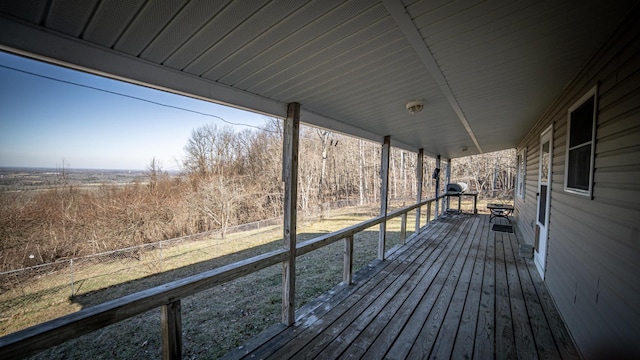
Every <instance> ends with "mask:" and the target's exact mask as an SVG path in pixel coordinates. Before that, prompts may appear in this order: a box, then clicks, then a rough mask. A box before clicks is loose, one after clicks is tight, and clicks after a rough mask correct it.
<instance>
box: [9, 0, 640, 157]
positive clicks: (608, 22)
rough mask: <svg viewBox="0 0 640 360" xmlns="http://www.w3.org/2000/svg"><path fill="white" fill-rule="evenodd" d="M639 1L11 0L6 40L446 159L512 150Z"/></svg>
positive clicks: (88, 66) (58, 58)
mask: <svg viewBox="0 0 640 360" xmlns="http://www.w3.org/2000/svg"><path fill="white" fill-rule="evenodd" d="M636 2H637V1H635V0H617V1H608V2H605V1H584V0H580V1H577V0H576V1H574V0H571V1H544V2H539V1H517V2H514V1H510V0H504V1H498V0H496V1H473V0H465V1H438V0H415V1H413V0H404V1H402V2H401V1H400V0H382V1H374V0H347V1H344V0H311V1H306V0H273V1H269V0H252V1H236V0H217V1H209V0H194V1H186V0H174V1H153V0H149V1H145V0H127V1H99V0H92V1H88V0H30V1H25V0H5V1H2V2H0V48H1V49H4V50H7V51H12V52H17V53H22V54H25V55H28V56H33V57H36V58H40V59H45V60H47V61H51V62H55V63H59V64H63V65H66V66H72V67H76V68H79V69H83V70H87V71H91V72H96V73H100V74H103V75H107V76H111V77H115V78H119V79H124V80H128V81H132V82H136V83H140V84H144V85H147V86H152V87H156V88H160V89H165V90H168V91H173V92H176V93H181V94H186V95H189V96H193V97H197V98H202V99H206V100H210V101H215V102H219V103H223V104H227V105H231V106H235V107H240V108H245V109H250V110H253V111H257V112H261V113H265V114H268V115H273V116H277V117H284V116H285V115H286V104H287V103H289V102H299V103H300V104H301V106H302V109H303V113H302V121H304V122H306V123H310V124H314V125H318V126H322V127H326V128H330V129H333V130H335V131H340V132H344V133H348V134H352V135H356V136H361V137H364V138H368V139H370V140H375V141H381V140H382V138H383V137H384V136H385V135H391V139H392V144H393V145H394V146H399V147H402V148H406V149H410V150H416V149H419V148H424V149H425V152H426V153H428V154H431V155H435V154H440V155H442V156H443V157H444V158H455V157H460V156H467V155H472V154H476V153H479V152H489V151H494V150H500V149H506V148H510V147H514V146H516V145H517V143H518V142H519V140H520V139H521V138H522V137H523V136H524V135H525V133H526V132H527V130H528V129H529V128H530V127H531V126H532V125H533V123H534V122H535V121H536V120H537V119H538V118H539V117H540V116H541V115H542V114H543V112H544V111H545V110H546V108H547V107H548V106H549V105H550V103H551V101H552V100H553V99H554V97H555V96H557V95H558V94H559V92H560V91H561V90H562V88H563V86H564V85H565V84H566V83H567V82H568V81H569V80H570V79H571V78H572V77H573V76H574V75H575V74H576V73H577V72H578V70H579V69H580V68H581V67H582V66H583V65H584V64H585V63H586V62H587V60H589V58H590V57H591V56H593V54H594V53H595V51H596V50H597V49H598V48H599V47H600V46H601V45H602V44H603V42H604V41H605V40H606V38H607V37H608V36H610V35H611V33H612V32H613V31H614V30H615V28H616V26H617V25H618V24H619V23H620V21H621V20H622V19H623V17H624V16H625V14H626V13H628V11H629V10H630V8H631V7H632V6H633V5H634V4H635V3H636ZM414 99H424V102H425V107H424V110H423V111H422V112H420V113H417V114H414V115H411V114H409V113H408V112H407V111H406V109H405V103H406V102H407V101H409V100H414ZM462 148H467V149H468V151H466V152H463V151H462V150H461V149H462Z"/></svg>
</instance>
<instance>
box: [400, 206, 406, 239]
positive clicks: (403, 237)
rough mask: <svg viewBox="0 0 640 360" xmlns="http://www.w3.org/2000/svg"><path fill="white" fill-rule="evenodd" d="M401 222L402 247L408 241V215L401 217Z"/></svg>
mask: <svg viewBox="0 0 640 360" xmlns="http://www.w3.org/2000/svg"><path fill="white" fill-rule="evenodd" d="M401 219H402V220H401V222H400V239H401V240H402V245H404V244H405V243H406V240H407V213H403V214H402V216H401Z"/></svg>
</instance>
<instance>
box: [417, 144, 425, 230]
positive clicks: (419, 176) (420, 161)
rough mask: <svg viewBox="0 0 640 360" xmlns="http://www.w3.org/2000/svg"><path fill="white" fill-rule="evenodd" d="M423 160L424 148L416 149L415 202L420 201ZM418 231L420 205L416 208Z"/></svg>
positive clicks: (418, 228) (418, 226)
mask: <svg viewBox="0 0 640 360" xmlns="http://www.w3.org/2000/svg"><path fill="white" fill-rule="evenodd" d="M423 162H424V149H419V150H418V160H417V164H416V165H417V166H416V190H417V192H416V203H419V202H420V201H422V178H423V176H424V174H423V173H424V170H423ZM419 232H420V207H418V208H417V209H416V233H419Z"/></svg>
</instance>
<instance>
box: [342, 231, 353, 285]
mask: <svg viewBox="0 0 640 360" xmlns="http://www.w3.org/2000/svg"><path fill="white" fill-rule="evenodd" d="M342 281H343V282H344V283H345V284H348V285H351V283H352V282H353V235H350V236H347V237H346V238H344V269H343V271H342Z"/></svg>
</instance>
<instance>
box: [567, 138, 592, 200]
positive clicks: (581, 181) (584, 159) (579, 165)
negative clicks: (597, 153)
mask: <svg viewBox="0 0 640 360" xmlns="http://www.w3.org/2000/svg"><path fill="white" fill-rule="evenodd" d="M590 168H591V145H585V146H581V147H579V148H576V149H573V150H569V169H568V170H569V172H568V173H567V187H570V188H573V189H581V190H589V170H590Z"/></svg>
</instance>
